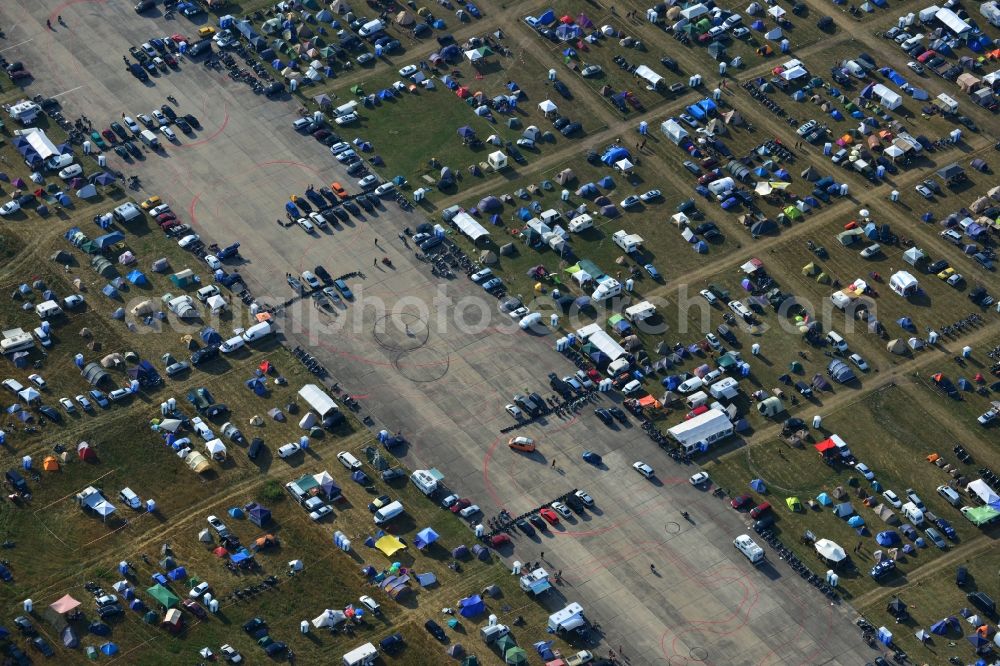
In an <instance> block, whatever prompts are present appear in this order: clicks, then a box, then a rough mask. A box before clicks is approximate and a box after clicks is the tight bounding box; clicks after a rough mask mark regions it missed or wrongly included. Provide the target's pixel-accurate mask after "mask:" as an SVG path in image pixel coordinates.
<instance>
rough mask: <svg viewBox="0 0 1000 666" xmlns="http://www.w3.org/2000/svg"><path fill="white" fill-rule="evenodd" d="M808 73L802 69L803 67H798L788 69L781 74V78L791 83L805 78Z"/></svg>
mask: <svg viewBox="0 0 1000 666" xmlns="http://www.w3.org/2000/svg"><path fill="white" fill-rule="evenodd" d="M808 73H809V72H807V71H806V69H805V68H804V67H802V66H801V65H796V66H795V67H792V68H791V69H786V70H785V71H783V72H782V73H781V78H783V79H784V80H785V81H791V80H793V79H797V78H799V77H802V76H805V75H806V74H808Z"/></svg>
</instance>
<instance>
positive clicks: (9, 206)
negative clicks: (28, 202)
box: [0, 201, 21, 215]
mask: <svg viewBox="0 0 1000 666" xmlns="http://www.w3.org/2000/svg"><path fill="white" fill-rule="evenodd" d="M19 210H21V204H19V203H17V202H16V201H8V202H7V203H5V204H4V205H2V206H0V215H13V214H14V213H16V212H17V211H19Z"/></svg>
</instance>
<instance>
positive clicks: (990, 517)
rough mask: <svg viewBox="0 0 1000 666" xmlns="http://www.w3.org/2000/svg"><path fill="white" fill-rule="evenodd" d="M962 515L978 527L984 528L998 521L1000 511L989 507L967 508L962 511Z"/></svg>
mask: <svg viewBox="0 0 1000 666" xmlns="http://www.w3.org/2000/svg"><path fill="white" fill-rule="evenodd" d="M962 515H964V516H965V517H966V518H968V519H969V522H971V523H972V524H973V525H975V526H976V527H982V526H983V525H987V524H989V523H990V522H992V521H994V520H996V519H997V516H1000V511H997V510H996V509H994V508H992V507H989V506H975V507H965V508H964V509H963V510H962Z"/></svg>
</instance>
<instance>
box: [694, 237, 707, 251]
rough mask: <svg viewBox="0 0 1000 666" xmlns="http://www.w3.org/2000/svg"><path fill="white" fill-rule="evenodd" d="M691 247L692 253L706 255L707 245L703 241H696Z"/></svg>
mask: <svg viewBox="0 0 1000 666" xmlns="http://www.w3.org/2000/svg"><path fill="white" fill-rule="evenodd" d="M691 247H692V248H694V251H695V252H697V253H698V254H708V243H706V242H705V241H703V240H700V241H698V242H697V243H695V244H694V245H692V246H691Z"/></svg>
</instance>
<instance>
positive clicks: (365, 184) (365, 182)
mask: <svg viewBox="0 0 1000 666" xmlns="http://www.w3.org/2000/svg"><path fill="white" fill-rule="evenodd" d="M377 182H378V176H376V175H375V174H373V173H370V174H368V175H367V176H365V177H364V178H362V179H361V180H359V181H358V187H360V188H361V189H363V190H367V189H368V188H370V187H373V186H374V185H375V183H377Z"/></svg>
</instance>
